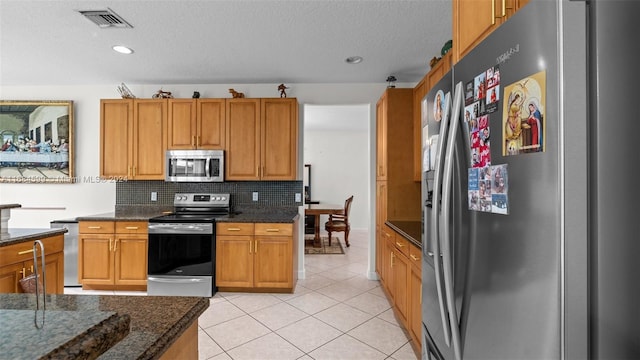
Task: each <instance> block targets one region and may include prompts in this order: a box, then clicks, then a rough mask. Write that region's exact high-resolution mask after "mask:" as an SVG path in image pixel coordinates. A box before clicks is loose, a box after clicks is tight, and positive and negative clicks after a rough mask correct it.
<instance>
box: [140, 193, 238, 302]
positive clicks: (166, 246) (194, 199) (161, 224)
mask: <svg viewBox="0 0 640 360" xmlns="http://www.w3.org/2000/svg"><path fill="white" fill-rule="evenodd" d="M173 205H174V212H173V213H171V214H168V215H163V216H159V217H154V218H151V219H149V245H148V271H147V294H149V295H163V296H205V297H211V296H213V295H214V294H215V293H216V290H217V288H216V284H215V268H216V266H215V260H216V242H215V239H216V226H215V222H216V219H217V218H219V217H221V216H227V215H228V214H229V209H230V194H209V193H204V194H202V193H198V194H191V193H189V194H186V193H178V194H175V198H174V201H173Z"/></svg>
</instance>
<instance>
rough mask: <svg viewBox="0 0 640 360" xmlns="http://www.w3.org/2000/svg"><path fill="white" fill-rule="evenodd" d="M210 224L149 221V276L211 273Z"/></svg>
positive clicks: (204, 274) (212, 266)
mask: <svg viewBox="0 0 640 360" xmlns="http://www.w3.org/2000/svg"><path fill="white" fill-rule="evenodd" d="M215 249H216V247H215V233H214V224H213V223H182V224H180V223H149V245H148V275H149V276H155V275H168V276H185V277H186V276H211V277H213V276H214V271H215V263H214V262H215V257H216V256H215Z"/></svg>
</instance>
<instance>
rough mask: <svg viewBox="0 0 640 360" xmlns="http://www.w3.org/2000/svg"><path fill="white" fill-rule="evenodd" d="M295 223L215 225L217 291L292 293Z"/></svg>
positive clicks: (296, 238) (293, 284)
mask: <svg viewBox="0 0 640 360" xmlns="http://www.w3.org/2000/svg"><path fill="white" fill-rule="evenodd" d="M297 222H298V220H296V221H295V223H256V224H254V223H218V224H216V286H218V289H220V290H221V291H247V290H252V291H276V292H293V289H294V287H295V284H296V280H297V276H296V271H297V253H298V251H297V248H298V247H297V243H298V226H297Z"/></svg>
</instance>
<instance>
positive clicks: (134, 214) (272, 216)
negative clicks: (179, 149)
mask: <svg viewBox="0 0 640 360" xmlns="http://www.w3.org/2000/svg"><path fill="white" fill-rule="evenodd" d="M170 212H171V210H164V211H162V210H159V209H155V208H154V209H145V208H139V209H135V208H132V209H128V210H126V211H125V210H117V211H114V212H109V213H103V214H95V215H86V216H78V217H77V218H76V220H77V221H147V220H149V219H150V218H152V217H156V216H161V215H163V214H166V213H170ZM297 217H298V209H297V208H292V209H289V208H286V209H282V208H272V209H251V210H243V211H237V212H235V213H232V214H230V215H228V216H221V217H219V218H216V221H218V222H266V223H292V222H294V221H295V220H296V218H297Z"/></svg>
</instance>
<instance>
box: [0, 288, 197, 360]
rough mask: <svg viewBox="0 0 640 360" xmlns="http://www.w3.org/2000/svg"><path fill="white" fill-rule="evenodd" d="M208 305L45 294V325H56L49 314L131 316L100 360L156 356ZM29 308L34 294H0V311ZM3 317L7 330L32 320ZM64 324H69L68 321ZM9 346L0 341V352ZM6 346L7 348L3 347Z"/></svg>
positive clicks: (174, 298)
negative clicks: (125, 331)
mask: <svg viewBox="0 0 640 360" xmlns="http://www.w3.org/2000/svg"><path fill="white" fill-rule="evenodd" d="M208 307H209V299H208V298H205V297H179V296H116V295H47V313H46V315H45V327H47V326H51V329H52V330H53V328H54V327H55V325H53V323H54V321H53V315H52V316H51V318H52V319H51V324H50V322H48V320H49V316H48V314H49V313H51V314H53V313H54V312H60V313H62V312H70V313H69V314H68V315H67V316H78V315H82V314H87V315H88V314H94V315H95V314H101V313H104V312H107V314H109V313H115V314H118V315H119V316H120V317H122V318H126V317H128V318H129V319H130V324H129V328H128V334H126V336H124V338H122V340H120V341H119V342H117V343H116V344H115V345H113V346H112V347H111V348H109V349H108V350H107V351H106V352H104V353H103V354H102V355H100V359H118V360H119V359H155V358H158V357H160V355H161V354H162V353H164V352H165V351H166V350H167V349H168V348H169V347H170V346H171V345H172V344H173V342H174V341H175V340H177V339H178V338H179V337H180V336H181V335H182V334H183V333H184V331H185V330H186V329H187V328H189V326H191V325H192V324H193V323H194V322H195V321H197V319H198V317H199V316H200V315H201V314H202V313H203V312H204V311H205V310H206V309H207V308H208ZM28 309H35V295H34V294H0V310H2V311H5V310H28ZM71 313H75V314H74V315H72V314H71ZM94 315H92V316H94ZM2 319H3V326H2V327H8V328H10V329H14V328H16V327H18V326H27V325H29V326H30V325H31V324H33V320H32V321H31V322H30V323H27V324H25V323H18V324H5V318H4V317H3V318H2ZM67 325H68V326H71V324H67ZM73 326H75V325H73ZM122 331H123V329H112V331H111V332H109V333H108V334H109V335H108V336H114V337H115V336H117V335H118V333H120V334H121V333H122ZM104 336H107V335H104ZM3 340H5V339H3ZM16 341H19V342H21V343H25V342H29V341H32V340H30V339H29V338H23V339H18V340H16ZM91 344H92V342H91V341H87V344H86V345H87V346H91ZM9 346H12V344H9V343H7V342H6V341H3V342H0V354H7V352H6V351H7V349H9ZM28 346H29V347H40V346H41V345H40V344H38V343H31V344H29V345H28ZM5 347H7V348H6V349H5ZM94 355H95V354H94ZM94 357H95V356H94ZM10 358H12V359H15V358H29V359H32V358H34V357H33V356H28V355H27V356H23V355H22V354H19V355H18V356H17V357H14V356H10ZM69 358H76V357H74V356H71V357H69Z"/></svg>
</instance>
